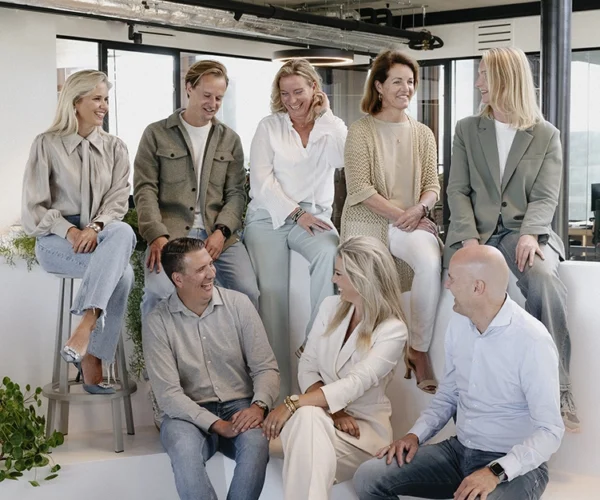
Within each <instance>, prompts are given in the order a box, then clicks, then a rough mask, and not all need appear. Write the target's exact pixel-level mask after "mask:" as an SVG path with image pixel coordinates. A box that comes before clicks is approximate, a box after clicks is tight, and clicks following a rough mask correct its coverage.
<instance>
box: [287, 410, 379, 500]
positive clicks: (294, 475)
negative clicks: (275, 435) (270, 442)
mask: <svg viewBox="0 0 600 500" xmlns="http://www.w3.org/2000/svg"><path fill="white" fill-rule="evenodd" d="M340 432H341V431H338V430H336V428H335V427H334V426H333V420H332V419H331V417H330V416H329V415H328V414H327V413H326V412H325V410H323V409H322V408H317V407H316V406H303V407H302V408H299V409H298V410H297V411H296V413H294V415H293V416H292V418H290V420H288V422H287V423H286V424H285V426H284V427H283V431H282V432H281V442H282V444H283V453H284V459H283V489H284V492H285V500H328V499H329V492H330V490H331V487H332V486H333V484H334V482H337V483H341V482H343V481H347V480H349V479H351V478H352V477H353V476H354V473H355V472H356V469H358V467H359V466H360V465H361V464H362V463H363V462H366V461H367V460H369V459H371V458H373V457H372V456H371V454H369V453H367V452H366V451H363V450H361V449H360V448H357V447H356V446H353V445H351V444H350V443H348V442H346V441H344V440H343V439H341V438H339V437H338V433H340Z"/></svg>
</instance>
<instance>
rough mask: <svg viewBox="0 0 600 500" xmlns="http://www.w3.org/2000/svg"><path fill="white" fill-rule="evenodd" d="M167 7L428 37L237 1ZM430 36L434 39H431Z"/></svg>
mask: <svg viewBox="0 0 600 500" xmlns="http://www.w3.org/2000/svg"><path fill="white" fill-rule="evenodd" d="M165 1H166V2H168V3H175V4H183V5H193V6H196V7H207V8H210V9H217V10H225V11H228V12H233V13H234V14H235V18H236V19H240V18H241V17H242V16H243V15H244V14H250V15H252V16H256V17H262V18H266V19H281V20H283V21H294V22H299V23H307V24H314V25H317V26H326V27H329V28H337V29H340V30H343V31H360V32H363V33H371V34H377V35H384V36H392V37H397V38H404V39H405V40H409V41H414V42H422V41H424V40H425V39H426V38H427V37H428V34H427V33H423V32H418V31H408V30H402V29H399V28H393V27H389V26H380V25H378V24H371V23H365V22H364V21H355V20H350V19H340V18H337V17H326V16H318V15H315V14H311V13H308V12H300V11H296V10H291V9H284V8H283V7H277V6H275V5H270V4H267V5H255V4H249V3H245V2H239V1H234V0H165ZM429 36H431V35H429Z"/></svg>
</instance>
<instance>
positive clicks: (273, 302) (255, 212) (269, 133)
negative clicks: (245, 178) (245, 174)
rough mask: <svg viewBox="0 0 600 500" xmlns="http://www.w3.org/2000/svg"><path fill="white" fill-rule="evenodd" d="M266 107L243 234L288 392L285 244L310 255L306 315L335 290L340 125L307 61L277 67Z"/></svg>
mask: <svg viewBox="0 0 600 500" xmlns="http://www.w3.org/2000/svg"><path fill="white" fill-rule="evenodd" d="M271 110H272V112H273V113H272V114H271V115H269V116H267V117H266V118H264V119H263V120H262V121H261V122H260V123H259V125H258V128H257V130H256V134H255V135H254V139H253V141H252V146H251V149H250V197H251V199H252V200H251V202H250V204H249V206H248V212H247V215H246V229H245V233H244V235H245V236H244V239H245V243H246V246H247V248H248V253H249V254H250V259H251V260H252V265H253V266H254V270H255V272H256V275H257V278H258V286H259V289H260V299H259V303H260V314H261V317H262V320H263V322H264V324H265V329H266V331H267V335H268V336H269V341H270V342H271V345H272V347H273V351H274V352H275V356H276V357H277V361H278V363H279V368H280V370H281V388H282V391H283V393H284V394H285V393H287V392H289V389H290V379H291V373H290V370H289V366H290V362H289V354H290V340H289V306H288V302H289V258H290V252H289V250H294V251H296V252H298V253H299V254H301V255H302V256H303V257H305V258H306V259H307V260H308V261H309V262H310V274H311V287H310V301H311V316H310V320H309V323H308V327H307V332H308V331H310V327H311V326H312V323H313V321H314V317H315V315H316V312H317V310H318V308H319V305H320V304H321V302H322V301H323V299H324V298H325V297H328V296H329V295H333V293H334V290H333V285H332V284H331V282H330V280H329V277H330V276H331V272H332V269H333V261H334V256H335V249H336V246H337V244H338V234H337V231H336V230H335V229H334V227H333V224H332V222H331V211H332V204H333V197H334V171H335V169H336V168H342V167H343V161H344V142H345V139H346V133H347V129H346V125H345V124H344V122H343V121H342V120H340V119H339V118H337V117H336V116H334V115H333V113H332V112H331V110H330V108H329V100H328V99H327V96H326V95H325V93H323V92H322V90H321V78H320V77H319V75H318V74H317V73H316V71H315V70H314V69H313V67H312V66H311V65H310V64H309V63H308V62H307V61H305V60H295V61H290V62H289V63H286V64H285V65H283V66H282V67H281V69H280V70H279V72H278V73H277V75H276V76H275V80H274V82H273V89H272V94H271Z"/></svg>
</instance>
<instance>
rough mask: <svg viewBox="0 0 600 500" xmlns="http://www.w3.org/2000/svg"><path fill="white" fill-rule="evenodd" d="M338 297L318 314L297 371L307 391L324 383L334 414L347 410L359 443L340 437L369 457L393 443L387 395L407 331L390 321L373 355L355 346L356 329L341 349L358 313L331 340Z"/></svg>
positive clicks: (379, 331) (378, 334)
mask: <svg viewBox="0 0 600 500" xmlns="http://www.w3.org/2000/svg"><path fill="white" fill-rule="evenodd" d="M340 301H341V299H340V297H339V295H334V296H332V297H327V298H326V299H325V300H324V301H323V302H322V303H321V308H320V309H319V314H318V315H317V318H316V319H315V322H314V324H313V327H312V330H311V332H310V334H309V337H308V342H307V344H306V349H305V350H304V353H303V354H302V358H300V364H299V366H298V383H299V385H300V390H301V391H302V392H305V391H306V389H308V388H309V387H310V386H311V385H313V384H314V383H316V382H319V381H321V382H323V383H324V384H325V386H324V387H322V389H321V390H322V391H323V393H324V394H325V398H326V399H327V403H328V405H329V410H330V411H331V412H332V413H335V412H337V411H339V410H343V409H345V410H346V412H347V413H348V414H349V415H352V416H353V417H354V418H355V419H356V420H357V423H358V427H359V428H360V438H359V439H357V438H355V437H353V436H351V435H350V434H347V433H345V432H341V431H336V432H337V435H338V436H339V437H340V438H341V439H343V440H344V441H347V442H349V443H351V444H352V445H354V446H357V447H358V448H360V449H361V450H364V451H366V452H367V453H371V454H375V453H376V452H377V450H379V449H380V448H382V447H384V446H387V445H388V444H389V443H390V442H391V440H392V425H391V423H390V417H391V415H392V405H391V403H390V400H389V399H388V397H387V396H386V394H385V390H386V388H387V385H388V383H389V382H390V380H391V379H392V377H393V375H394V370H395V368H396V365H397V364H398V361H399V360H400V358H401V357H402V350H403V349H404V345H405V344H406V340H407V337H408V330H407V328H406V325H405V324H404V323H403V322H402V321H401V320H399V319H396V318H389V319H387V320H385V321H384V322H383V323H381V324H380V325H379V326H378V327H377V328H376V329H375V331H374V332H373V336H372V338H371V347H370V349H369V350H359V349H357V346H356V341H357V339H358V335H357V332H356V330H355V331H354V332H353V333H352V335H351V336H350V337H349V338H348V340H347V341H346V343H345V344H344V345H342V343H343V341H344V337H345V335H346V332H347V330H348V325H349V324H350V320H351V318H352V314H353V313H354V308H353V307H352V308H351V309H350V311H349V313H348V315H347V316H346V317H345V318H344V320H343V321H342V322H341V323H340V325H339V326H338V327H337V328H336V329H335V330H334V331H333V332H331V333H330V334H329V335H325V333H326V331H327V327H328V326H329V324H330V323H331V320H332V319H333V316H334V315H335V312H336V310H337V308H338V306H339V304H340Z"/></svg>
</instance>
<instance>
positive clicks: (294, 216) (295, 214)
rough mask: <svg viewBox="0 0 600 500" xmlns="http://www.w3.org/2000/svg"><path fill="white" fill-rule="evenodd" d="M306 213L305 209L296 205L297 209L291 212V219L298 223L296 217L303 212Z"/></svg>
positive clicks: (300, 215)
mask: <svg viewBox="0 0 600 500" xmlns="http://www.w3.org/2000/svg"><path fill="white" fill-rule="evenodd" d="M305 213H306V211H305V210H303V209H302V208H300V207H298V209H297V210H296V211H295V212H294V213H293V214H292V217H291V219H292V220H293V221H294V222H295V223H298V219H299V218H300V217H302V216H303V215H304V214H305Z"/></svg>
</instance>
